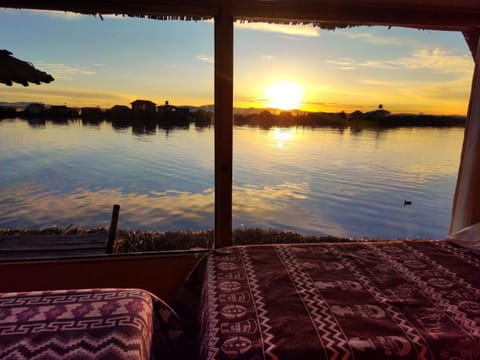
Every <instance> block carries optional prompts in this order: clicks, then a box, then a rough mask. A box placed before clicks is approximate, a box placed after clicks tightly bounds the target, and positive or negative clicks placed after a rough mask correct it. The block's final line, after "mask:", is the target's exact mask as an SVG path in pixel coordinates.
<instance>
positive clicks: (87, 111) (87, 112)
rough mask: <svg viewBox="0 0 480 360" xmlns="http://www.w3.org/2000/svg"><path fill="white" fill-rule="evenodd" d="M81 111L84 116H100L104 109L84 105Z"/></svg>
mask: <svg viewBox="0 0 480 360" xmlns="http://www.w3.org/2000/svg"><path fill="white" fill-rule="evenodd" d="M80 112H81V116H82V118H99V117H102V115H103V111H102V109H100V108H98V107H82V108H81V109H80Z"/></svg>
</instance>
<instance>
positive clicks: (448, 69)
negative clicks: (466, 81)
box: [326, 48, 473, 76]
mask: <svg viewBox="0 0 480 360" xmlns="http://www.w3.org/2000/svg"><path fill="white" fill-rule="evenodd" d="M326 63H327V64H331V65H334V66H335V67H337V68H338V69H340V70H355V69H360V68H364V69H365V68H373V69H383V70H431V71H436V72H439V73H443V74H462V75H469V76H470V75H471V73H472V68H473V62H472V59H471V57H470V56H469V55H468V54H464V55H457V54H454V53H451V52H449V51H446V50H443V49H439V48H435V49H422V50H418V51H414V52H413V53H411V55H410V56H406V57H402V58H398V59H385V60H382V59H380V60H378V59H375V60H366V61H357V60H354V59H351V58H339V59H329V60H326Z"/></svg>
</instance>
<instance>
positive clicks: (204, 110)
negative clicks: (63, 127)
mask: <svg viewBox="0 0 480 360" xmlns="http://www.w3.org/2000/svg"><path fill="white" fill-rule="evenodd" d="M37 105H38V107H37V108H33V110H32V108H29V107H25V108H23V109H20V110H19V108H18V107H14V106H0V121H1V120H2V119H10V118H21V119H26V120H28V121H29V122H37V123H42V122H45V121H53V122H66V121H68V120H76V119H81V120H83V121H86V122H88V123H100V122H102V121H108V122H111V123H112V126H114V127H120V128H121V127H129V126H133V127H135V126H137V127H138V126H144V127H147V128H148V127H152V126H157V125H158V126H160V127H165V128H170V127H181V128H185V127H188V126H189V125H190V124H192V123H193V124H195V126H197V127H209V126H213V125H214V112H213V111H212V110H211V106H205V107H200V108H193V107H175V106H170V107H168V105H167V110H163V111H161V110H158V111H156V110H154V111H138V110H132V109H130V108H128V107H126V106H119V105H117V106H115V107H113V108H111V109H101V108H81V109H77V108H69V107H67V106H55V107H53V106H52V107H43V105H41V104H37ZM164 107H165V106H164ZM160 108H161V107H159V109H160ZM172 109H173V110H172ZM247 110H248V111H247ZM250 111H251V112H250ZM465 122H466V117H465V116H459V115H428V114H391V113H390V112H388V111H386V110H384V109H383V108H381V107H379V109H377V110H374V111H369V112H365V113H364V112H361V111H359V110H357V111H354V112H352V113H345V112H343V111H342V112H337V113H331V112H306V111H305V112H302V111H299V110H292V111H280V110H275V109H269V110H262V109H258V111H253V109H243V111H239V112H236V113H235V114H234V121H233V123H234V125H236V126H249V127H260V128H266V129H268V128H272V127H295V126H301V127H312V128H315V127H336V128H346V127H350V128H353V129H363V128H396V127H463V126H465Z"/></svg>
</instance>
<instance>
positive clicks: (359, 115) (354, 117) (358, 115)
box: [348, 110, 365, 121]
mask: <svg viewBox="0 0 480 360" xmlns="http://www.w3.org/2000/svg"><path fill="white" fill-rule="evenodd" d="M364 117H365V114H364V113H363V112H361V111H360V110H355V111H354V112H352V113H351V114H350V115H348V120H349V121H360V120H363V118H364Z"/></svg>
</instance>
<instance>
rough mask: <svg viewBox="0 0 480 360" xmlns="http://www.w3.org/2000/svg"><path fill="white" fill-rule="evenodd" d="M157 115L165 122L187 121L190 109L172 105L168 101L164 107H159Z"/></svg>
mask: <svg viewBox="0 0 480 360" xmlns="http://www.w3.org/2000/svg"><path fill="white" fill-rule="evenodd" d="M157 114H158V116H159V117H160V119H163V120H180V119H182V120H186V119H187V118H188V117H189V115H190V109H189V108H185V107H177V106H175V105H170V104H169V102H168V100H167V101H165V104H164V105H160V106H158V107H157Z"/></svg>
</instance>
